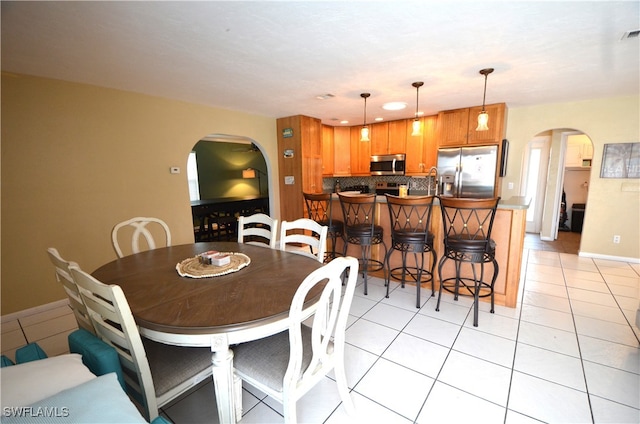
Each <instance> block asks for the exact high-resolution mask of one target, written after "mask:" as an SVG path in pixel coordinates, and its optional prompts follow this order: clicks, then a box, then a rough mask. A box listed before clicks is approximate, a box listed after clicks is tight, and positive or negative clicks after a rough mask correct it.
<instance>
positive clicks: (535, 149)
mask: <svg viewBox="0 0 640 424" xmlns="http://www.w3.org/2000/svg"><path fill="white" fill-rule="evenodd" d="M550 148H551V137H549V136H543V137H535V138H534V139H533V140H531V141H530V142H529V144H527V149H526V151H525V157H524V163H525V166H524V168H523V169H522V181H523V185H522V190H523V193H521V195H522V196H525V197H529V198H531V203H530V204H529V209H527V222H526V230H525V231H526V232H527V233H537V234H539V233H540V231H541V229H542V214H543V211H544V193H545V189H546V184H547V174H548V168H549V153H550Z"/></svg>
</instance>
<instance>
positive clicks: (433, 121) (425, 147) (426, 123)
mask: <svg viewBox="0 0 640 424" xmlns="http://www.w3.org/2000/svg"><path fill="white" fill-rule="evenodd" d="M437 128H438V115H431V116H425V117H423V118H422V163H423V164H424V166H423V169H424V171H423V172H429V168H431V167H432V166H436V165H437V164H438V138H437Z"/></svg>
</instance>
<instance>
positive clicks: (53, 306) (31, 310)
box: [0, 298, 69, 323]
mask: <svg viewBox="0 0 640 424" xmlns="http://www.w3.org/2000/svg"><path fill="white" fill-rule="evenodd" d="M68 304H69V299H66V298H65V299H61V300H56V301H55V302H51V303H47V304H44V305H39V306H34V307H33V308H29V309H24V310H22V311H18V312H14V313H12V314H7V315H3V316H2V317H0V323H2V322H6V321H13V320H16V319H20V318H24V317H28V316H30V315H34V314H39V313H41V312H45V311H49V310H51V309H56V308H59V307H61V306H66V305H68Z"/></svg>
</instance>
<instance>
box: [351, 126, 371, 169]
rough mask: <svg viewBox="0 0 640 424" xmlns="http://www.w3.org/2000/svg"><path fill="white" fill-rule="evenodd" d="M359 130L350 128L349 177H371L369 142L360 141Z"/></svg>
mask: <svg viewBox="0 0 640 424" xmlns="http://www.w3.org/2000/svg"><path fill="white" fill-rule="evenodd" d="M360 128H362V127H360V126H357V127H351V175H371V171H370V170H369V165H370V163H371V142H369V141H360Z"/></svg>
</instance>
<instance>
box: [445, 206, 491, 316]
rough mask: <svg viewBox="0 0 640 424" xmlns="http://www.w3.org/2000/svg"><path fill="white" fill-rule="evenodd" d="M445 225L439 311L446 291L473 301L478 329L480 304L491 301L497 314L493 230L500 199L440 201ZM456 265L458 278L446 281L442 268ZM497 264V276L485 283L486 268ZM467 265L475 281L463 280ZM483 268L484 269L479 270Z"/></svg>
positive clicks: (466, 278) (448, 278)
mask: <svg viewBox="0 0 640 424" xmlns="http://www.w3.org/2000/svg"><path fill="white" fill-rule="evenodd" d="M439 199H440V209H441V212H442V225H443V227H442V228H443V231H444V250H445V251H444V254H443V256H442V258H441V259H440V262H439V263H438V274H439V275H440V289H439V291H438V303H437V304H436V311H439V310H440V299H441V297H442V289H444V290H446V291H448V292H450V293H453V295H454V297H453V299H454V300H458V296H459V295H462V296H472V297H473V299H474V300H473V325H474V327H477V326H478V300H479V298H481V297H488V296H490V297H491V309H490V312H491V313H494V290H493V289H494V285H495V282H496V279H497V278H498V272H499V267H498V262H497V261H496V243H495V241H494V240H493V239H491V230H492V228H493V221H494V219H495V215H496V209H497V207H498V202H499V201H500V198H499V197H496V198H491V199H469V198H451V197H440V198H439ZM449 259H450V260H453V261H454V262H455V276H453V277H446V278H443V275H442V268H443V266H444V263H445V262H446V261H447V260H449ZM486 263H491V264H493V275H492V276H491V277H490V278H491V279H490V280H489V281H486V280H485V275H484V265H485V264H486ZM463 264H469V266H470V268H471V272H472V277H470V276H462V273H461V270H462V266H463ZM477 265H479V266H480V269H479V271H478V269H477V268H476V266H477Z"/></svg>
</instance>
